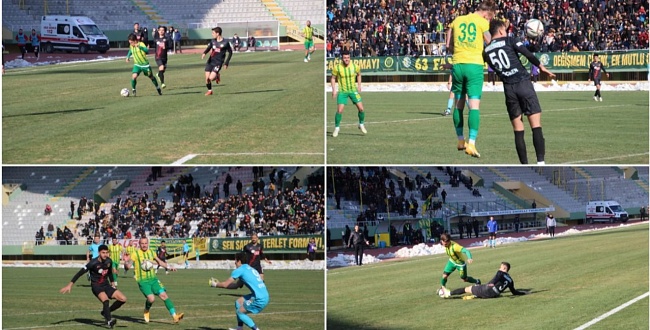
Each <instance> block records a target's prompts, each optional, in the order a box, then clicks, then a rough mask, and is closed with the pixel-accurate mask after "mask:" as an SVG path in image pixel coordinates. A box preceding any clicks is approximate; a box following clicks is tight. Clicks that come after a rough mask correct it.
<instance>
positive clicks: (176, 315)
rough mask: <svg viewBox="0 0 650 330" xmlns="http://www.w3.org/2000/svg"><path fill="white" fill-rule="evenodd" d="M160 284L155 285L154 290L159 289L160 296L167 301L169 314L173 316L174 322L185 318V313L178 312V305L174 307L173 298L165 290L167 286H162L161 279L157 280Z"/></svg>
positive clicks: (166, 305)
mask: <svg viewBox="0 0 650 330" xmlns="http://www.w3.org/2000/svg"><path fill="white" fill-rule="evenodd" d="M157 282H158V285H154V290H155V289H157V290H158V291H157V292H158V297H160V299H162V301H163V302H164V303H165V307H166V308H167V310H168V311H169V314H170V315H171V316H172V318H173V320H174V323H178V321H180V320H181V319H182V318H183V315H184V314H183V313H176V307H174V303H173V302H172V300H171V299H169V296H168V295H167V292H165V288H164V287H163V286H162V284H161V283H160V281H157Z"/></svg>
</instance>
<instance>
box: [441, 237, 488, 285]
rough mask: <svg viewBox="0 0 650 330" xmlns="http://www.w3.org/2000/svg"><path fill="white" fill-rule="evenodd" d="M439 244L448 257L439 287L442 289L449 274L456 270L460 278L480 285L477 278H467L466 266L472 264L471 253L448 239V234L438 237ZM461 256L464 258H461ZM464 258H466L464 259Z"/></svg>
mask: <svg viewBox="0 0 650 330" xmlns="http://www.w3.org/2000/svg"><path fill="white" fill-rule="evenodd" d="M440 244H441V245H442V246H444V247H445V252H446V253H447V255H448V256H449V260H448V261H447V265H446V266H445V270H443V271H442V277H441V278H440V285H441V286H442V288H445V286H446V285H447V278H448V277H449V274H451V273H453V272H454V270H458V272H459V273H460V278H461V279H462V280H463V281H465V282H469V283H474V284H481V280H479V279H478V278H477V279H475V278H473V277H471V276H467V265H466V264H465V261H467V263H468V264H471V263H472V261H473V260H472V253H471V252H469V250H467V249H465V248H464V247H463V246H462V245H460V244H458V243H456V242H454V241H452V240H451V237H449V234H447V233H443V234H442V235H440ZM463 254H464V255H465V256H463ZM465 257H466V258H465Z"/></svg>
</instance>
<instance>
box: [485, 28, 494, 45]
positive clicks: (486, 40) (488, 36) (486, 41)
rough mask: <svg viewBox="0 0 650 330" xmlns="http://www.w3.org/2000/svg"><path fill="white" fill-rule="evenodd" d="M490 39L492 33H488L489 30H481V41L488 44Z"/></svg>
mask: <svg viewBox="0 0 650 330" xmlns="http://www.w3.org/2000/svg"><path fill="white" fill-rule="evenodd" d="M490 41H492V35H491V34H490V31H485V32H483V42H484V43H485V45H487V44H489V43H490Z"/></svg>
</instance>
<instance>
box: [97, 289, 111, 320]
mask: <svg viewBox="0 0 650 330" xmlns="http://www.w3.org/2000/svg"><path fill="white" fill-rule="evenodd" d="M96 290H102V291H99V292H95V291H96ZM104 290H105V289H104V288H101V289H95V288H93V293H96V294H95V296H96V297H97V299H99V301H100V302H101V303H102V312H101V314H102V316H103V317H104V319H105V320H106V322H110V321H111V307H110V299H109V298H108V295H106V292H105V291H104Z"/></svg>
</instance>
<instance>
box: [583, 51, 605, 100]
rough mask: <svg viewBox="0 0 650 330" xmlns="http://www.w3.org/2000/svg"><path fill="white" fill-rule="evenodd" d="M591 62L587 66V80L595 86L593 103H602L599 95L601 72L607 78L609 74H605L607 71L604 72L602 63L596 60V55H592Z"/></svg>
mask: <svg viewBox="0 0 650 330" xmlns="http://www.w3.org/2000/svg"><path fill="white" fill-rule="evenodd" d="M593 59H594V60H593V62H591V63H590V64H589V78H588V80H589V81H591V80H593V81H594V86H596V92H595V93H594V101H600V102H603V96H602V95H601V94H600V78H602V75H603V72H605V74H606V75H607V78H609V73H607V70H605V66H603V63H602V62H601V61H600V60H599V59H598V54H594V56H593Z"/></svg>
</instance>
